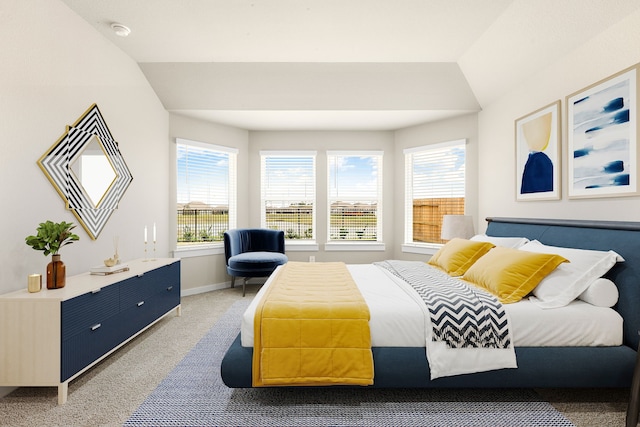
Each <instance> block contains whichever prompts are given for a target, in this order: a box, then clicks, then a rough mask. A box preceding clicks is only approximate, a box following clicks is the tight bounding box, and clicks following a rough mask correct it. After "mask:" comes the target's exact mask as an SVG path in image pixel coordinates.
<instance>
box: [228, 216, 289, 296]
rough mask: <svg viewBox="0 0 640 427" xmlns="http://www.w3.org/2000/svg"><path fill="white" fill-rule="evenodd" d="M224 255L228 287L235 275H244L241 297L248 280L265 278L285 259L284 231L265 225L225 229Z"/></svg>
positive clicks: (232, 285)
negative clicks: (228, 276) (228, 279)
mask: <svg viewBox="0 0 640 427" xmlns="http://www.w3.org/2000/svg"><path fill="white" fill-rule="evenodd" d="M224 256H225V258H226V263H227V273H229V275H230V276H231V287H232V288H233V287H234V286H235V280H236V277H244V281H243V282H242V296H244V295H245V288H246V285H247V280H249V279H250V278H252V277H266V276H269V275H270V274H271V273H273V270H275V269H276V267H277V266H279V265H282V264H285V263H286V262H287V261H288V258H287V256H286V255H285V254H284V232H283V231H278V230H270V229H266V228H238V229H234V230H227V231H225V232H224Z"/></svg>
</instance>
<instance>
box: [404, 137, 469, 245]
mask: <svg viewBox="0 0 640 427" xmlns="http://www.w3.org/2000/svg"><path fill="white" fill-rule="evenodd" d="M465 144H466V140H457V141H450V142H445V143H441V144H433V145H427V146H422V147H416V148H411V149H406V150H404V155H405V173H406V175H405V195H406V198H405V242H407V243H443V242H444V241H443V240H442V239H440V232H441V229H442V217H443V215H462V214H464V199H465V151H466V150H465Z"/></svg>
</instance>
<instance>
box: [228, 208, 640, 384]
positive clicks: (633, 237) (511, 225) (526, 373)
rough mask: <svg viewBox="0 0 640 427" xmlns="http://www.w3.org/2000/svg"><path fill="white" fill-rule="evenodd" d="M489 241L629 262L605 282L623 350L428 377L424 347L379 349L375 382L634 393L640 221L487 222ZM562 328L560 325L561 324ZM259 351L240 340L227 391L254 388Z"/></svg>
mask: <svg viewBox="0 0 640 427" xmlns="http://www.w3.org/2000/svg"><path fill="white" fill-rule="evenodd" d="M487 221H488V227H487V232H486V233H487V234H488V235H490V236H497V237H507V236H517V237H527V238H529V239H531V240H533V239H537V240H539V241H540V242H542V243H544V244H547V245H552V246H564V247H573V248H580V249H596V250H610V249H611V250H614V251H616V252H617V253H619V254H620V255H622V256H623V257H624V259H625V262H623V263H618V264H616V265H615V266H614V267H613V268H612V269H611V270H610V271H609V273H607V275H606V277H608V278H610V279H611V280H613V281H614V282H615V283H616V285H617V286H618V290H619V293H620V299H619V302H618V304H617V305H616V306H615V307H614V308H615V310H617V311H618V312H619V313H620V315H621V316H622V317H623V318H624V343H623V345H621V346H618V347H516V356H517V361H518V368H517V369H502V370H496V371H489V372H480V373H475V374H466V375H458V376H454V377H445V378H438V379H435V380H431V379H429V365H428V362H427V360H426V358H425V349H424V348H422V347H420V348H406V347H374V348H373V358H374V369H375V373H374V375H375V377H374V384H373V386H371V387H379V388H390V387H394V388H397V387H403V388H407V387H409V388H411V387H414V388H438V387H442V388H473V387H483V388H502V387H505V388H513V387H535V388H549V387H629V386H630V385H631V380H632V377H633V370H634V366H635V362H636V354H637V353H636V349H637V348H638V342H639V341H640V337H639V336H638V332H639V331H640V223H639V222H614V221H581V220H559V219H529V218H487ZM559 327H561V326H559ZM252 355H253V351H252V349H251V348H246V347H242V346H241V345H240V336H239V335H238V337H237V338H236V340H235V341H234V343H233V344H232V345H231V347H230V348H229V350H228V351H227V353H226V355H225V356H224V359H223V361H222V366H221V374H222V380H223V381H224V383H225V384H226V385H227V386H228V387H232V388H247V387H251V362H252Z"/></svg>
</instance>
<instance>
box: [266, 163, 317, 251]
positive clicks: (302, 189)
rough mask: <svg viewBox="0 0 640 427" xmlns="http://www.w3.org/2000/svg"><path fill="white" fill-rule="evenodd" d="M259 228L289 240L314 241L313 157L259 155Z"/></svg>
mask: <svg viewBox="0 0 640 427" xmlns="http://www.w3.org/2000/svg"><path fill="white" fill-rule="evenodd" d="M260 157H261V165H260V169H261V180H260V182H261V187H262V188H261V190H262V191H261V206H262V208H261V224H262V227H265V228H271V229H274V230H282V231H284V234H285V239H288V240H307V241H312V240H315V229H316V227H315V217H316V215H315V205H316V204H315V198H316V178H315V177H316V153H315V152H313V151H301V152H284V151H278V152H266V151H262V152H260Z"/></svg>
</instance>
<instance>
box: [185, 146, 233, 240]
mask: <svg viewBox="0 0 640 427" xmlns="http://www.w3.org/2000/svg"><path fill="white" fill-rule="evenodd" d="M237 153H238V150H236V149H234V148H229V147H223V146H217V145H212V144H207V143H203V142H197V141H190V140H186V139H181V138H177V139H176V176H177V183H176V184H177V185H176V189H177V202H178V206H177V218H178V221H177V224H178V228H177V244H178V247H185V246H201V245H211V244H213V243H218V244H219V243H221V242H222V241H223V233H224V232H225V231H226V230H229V229H231V228H235V227H236V158H237Z"/></svg>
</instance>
